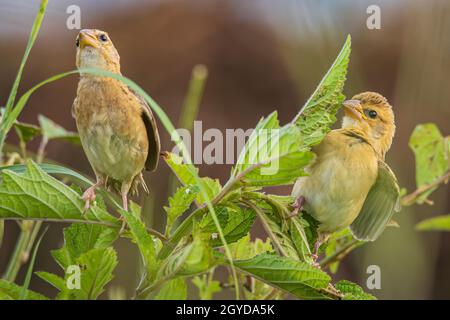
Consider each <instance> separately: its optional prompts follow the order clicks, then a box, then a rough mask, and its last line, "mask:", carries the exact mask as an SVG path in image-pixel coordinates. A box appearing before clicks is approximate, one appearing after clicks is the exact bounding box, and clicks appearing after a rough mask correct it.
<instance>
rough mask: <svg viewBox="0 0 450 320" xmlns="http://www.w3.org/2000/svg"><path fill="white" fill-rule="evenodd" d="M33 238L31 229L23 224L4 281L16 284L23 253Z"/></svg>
mask: <svg viewBox="0 0 450 320" xmlns="http://www.w3.org/2000/svg"><path fill="white" fill-rule="evenodd" d="M30 237H31V228H30V227H29V225H27V223H22V230H21V232H20V235H19V239H18V240H17V242H16V246H15V247H14V251H13V254H12V256H11V259H10V260H9V263H8V266H7V267H6V271H5V274H4V275H3V279H5V280H6V281H9V282H14V280H15V279H16V277H17V274H18V273H19V270H20V267H21V266H22V258H23V252H24V251H25V248H26V247H27V245H28V243H29V240H30Z"/></svg>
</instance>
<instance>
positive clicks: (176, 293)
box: [154, 278, 187, 300]
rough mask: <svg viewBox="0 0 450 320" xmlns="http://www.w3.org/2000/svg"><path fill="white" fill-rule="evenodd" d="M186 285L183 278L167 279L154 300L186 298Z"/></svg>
mask: <svg viewBox="0 0 450 320" xmlns="http://www.w3.org/2000/svg"><path fill="white" fill-rule="evenodd" d="M186 299H187V286H186V280H185V279H184V278H176V279H173V280H170V281H167V282H166V283H164V285H163V286H162V288H161V290H159V292H158V294H157V295H156V296H155V298H154V300H186Z"/></svg>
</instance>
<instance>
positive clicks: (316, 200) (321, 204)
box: [292, 129, 378, 232]
mask: <svg viewBox="0 0 450 320" xmlns="http://www.w3.org/2000/svg"><path fill="white" fill-rule="evenodd" d="M314 152H315V153H316V154H317V159H316V161H315V163H314V164H313V165H311V167H310V168H308V170H309V172H308V173H309V176H307V177H302V178H300V179H298V180H297V182H296V184H295V186H294V189H293V191H292V194H293V196H296V197H298V196H304V197H305V199H306V203H305V209H306V210H307V212H308V213H309V214H311V215H312V216H313V217H314V218H315V219H316V220H318V221H319V222H320V227H319V231H321V232H334V231H337V230H340V229H342V228H345V227H347V226H349V225H350V224H351V223H352V222H353V220H354V219H355V218H356V217H357V216H358V213H359V212H360V210H361V208H362V205H363V203H364V200H365V199H366V196H367V194H368V192H369V190H370V188H371V187H372V185H373V184H374V182H375V180H376V177H377V171H378V164H377V157H376V154H375V152H374V150H373V148H372V147H371V146H370V144H368V143H367V141H365V140H364V138H362V137H360V136H359V135H358V134H357V133H355V132H352V130H349V129H338V130H333V131H331V132H330V133H329V134H328V135H327V136H326V137H325V139H324V140H323V141H322V142H321V144H319V145H318V146H317V147H316V148H315V149H314Z"/></svg>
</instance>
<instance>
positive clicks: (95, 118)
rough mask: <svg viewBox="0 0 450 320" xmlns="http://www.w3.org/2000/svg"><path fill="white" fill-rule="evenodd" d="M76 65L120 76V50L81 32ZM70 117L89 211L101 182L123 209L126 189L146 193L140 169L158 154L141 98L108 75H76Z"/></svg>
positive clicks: (105, 38)
mask: <svg viewBox="0 0 450 320" xmlns="http://www.w3.org/2000/svg"><path fill="white" fill-rule="evenodd" d="M76 46H77V54H76V65H77V67H78V68H79V69H81V68H97V69H103V70H107V71H110V72H113V73H117V74H120V61H119V59H120V58H119V54H118V52H117V50H116V48H115V47H114V45H113V43H112V42H111V38H110V37H109V35H108V34H107V33H106V32H104V31H100V30H95V29H84V30H81V31H80V33H79V34H78V37H77V39H76ZM72 115H73V117H74V118H75V120H76V124H77V128H78V132H79V134H80V139H81V143H82V145H83V149H84V151H85V153H86V155H87V158H88V160H89V162H90V164H91V166H92V169H93V170H94V173H95V176H96V183H95V184H94V185H92V186H91V187H90V188H88V189H87V190H86V191H85V192H84V194H83V199H84V200H85V202H86V206H85V209H88V208H89V206H90V204H91V203H92V201H94V200H95V191H96V189H97V188H98V187H100V186H105V187H109V186H112V187H113V188H114V189H115V190H116V191H118V192H119V193H120V194H121V196H122V202H123V208H124V209H125V210H126V211H128V199H127V197H128V193H129V191H130V189H133V190H136V189H137V186H138V185H139V184H141V185H142V187H143V188H144V190H145V191H146V192H148V188H147V186H146V184H145V182H144V179H143V176H142V171H143V170H144V168H145V169H146V170H149V171H153V170H155V169H156V167H157V165H158V158H159V152H160V140H159V135H158V129H157V126H156V122H155V119H154V117H153V114H152V112H151V110H150V108H149V106H148V105H147V104H146V102H145V101H144V100H143V99H142V97H140V96H138V95H137V94H136V93H135V92H133V91H132V90H131V89H130V88H129V87H128V86H126V85H125V84H123V83H122V82H120V81H118V80H115V79H113V78H109V77H103V76H96V75H93V74H88V73H83V72H81V74H80V81H79V83H78V89H77V97H76V98H75V101H74V103H73V107H72Z"/></svg>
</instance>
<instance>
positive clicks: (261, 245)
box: [230, 234, 273, 260]
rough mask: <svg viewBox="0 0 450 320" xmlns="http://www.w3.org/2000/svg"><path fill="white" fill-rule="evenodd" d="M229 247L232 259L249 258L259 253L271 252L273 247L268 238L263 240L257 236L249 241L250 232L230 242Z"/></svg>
mask: <svg viewBox="0 0 450 320" xmlns="http://www.w3.org/2000/svg"><path fill="white" fill-rule="evenodd" d="M230 248H231V252H232V254H233V259H235V260H245V259H250V258H253V257H254V256H256V255H258V254H261V253H273V248H272V245H271V242H270V239H269V238H267V239H266V240H265V241H262V240H261V239H259V238H256V239H255V240H253V241H250V234H247V235H246V236H244V237H242V238H241V239H239V240H238V241H237V242H236V243H233V244H231V245H230Z"/></svg>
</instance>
